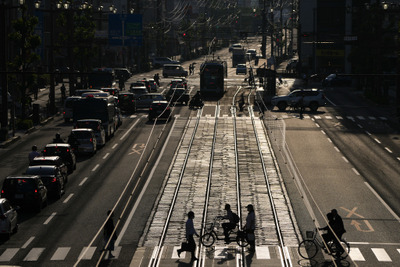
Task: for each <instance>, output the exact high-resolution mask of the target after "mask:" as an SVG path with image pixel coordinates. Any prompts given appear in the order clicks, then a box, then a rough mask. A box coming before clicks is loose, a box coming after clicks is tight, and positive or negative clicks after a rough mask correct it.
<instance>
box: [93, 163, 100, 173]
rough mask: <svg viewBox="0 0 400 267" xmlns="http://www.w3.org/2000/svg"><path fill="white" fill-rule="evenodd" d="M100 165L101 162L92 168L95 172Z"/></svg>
mask: <svg viewBox="0 0 400 267" xmlns="http://www.w3.org/2000/svg"><path fill="white" fill-rule="evenodd" d="M99 166H100V164H97V165H96V166H94V168H93V169H92V172H94V171H95V170H97V168H98V167H99Z"/></svg>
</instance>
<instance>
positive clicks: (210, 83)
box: [200, 60, 228, 96]
mask: <svg viewBox="0 0 400 267" xmlns="http://www.w3.org/2000/svg"><path fill="white" fill-rule="evenodd" d="M227 73H228V70H227V65H226V61H214V60H212V61H206V62H204V63H203V64H201V66H200V93H201V94H202V95H220V96H221V95H223V94H224V92H225V82H224V78H225V77H227Z"/></svg>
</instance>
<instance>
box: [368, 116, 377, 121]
mask: <svg viewBox="0 0 400 267" xmlns="http://www.w3.org/2000/svg"><path fill="white" fill-rule="evenodd" d="M368 119H370V120H373V121H374V120H376V118H375V117H373V116H369V117H368Z"/></svg>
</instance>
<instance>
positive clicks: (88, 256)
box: [79, 247, 96, 260]
mask: <svg viewBox="0 0 400 267" xmlns="http://www.w3.org/2000/svg"><path fill="white" fill-rule="evenodd" d="M86 249H87V251H86V253H85V254H84V255H83V253H84V252H85V250H86ZM95 251H96V247H89V248H88V247H84V248H83V249H82V251H81V253H80V254H79V258H81V257H82V260H90V259H91V258H92V257H93V254H94V252H95ZM82 255H83V256H82Z"/></svg>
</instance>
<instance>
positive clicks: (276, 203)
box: [142, 90, 297, 266]
mask: <svg viewBox="0 0 400 267" xmlns="http://www.w3.org/2000/svg"><path fill="white" fill-rule="evenodd" d="M238 92H239V90H238ZM236 95H237V94H235V95H234V97H233V98H234V99H235V97H236ZM247 96H248V98H249V101H248V103H250V97H251V94H250V93H249V94H248V95H247ZM234 99H233V101H232V103H235V100H234ZM247 108H248V112H249V117H250V119H249V117H237V116H236V107H235V106H234V105H232V108H231V113H232V114H231V115H232V116H231V117H224V118H220V117H219V113H218V112H219V103H217V105H216V109H215V116H214V117H212V116H208V117H202V116H201V110H200V111H198V113H197V116H196V119H193V117H192V118H190V119H189V120H188V122H187V125H186V130H185V133H184V135H183V137H182V140H181V142H180V145H179V147H178V149H177V153H176V157H175V159H174V160H173V162H174V163H173V166H172V168H171V170H170V172H169V174H168V175H167V176H168V177H166V179H167V182H166V184H165V187H164V190H163V193H162V195H161V196H160V201H159V203H158V205H157V207H156V210H155V212H154V216H153V217H152V218H151V222H150V223H149V227H148V229H147V232H146V233H145V235H144V237H143V238H142V245H143V246H145V247H150V246H152V247H154V250H153V253H152V256H151V260H150V261H149V264H148V266H158V265H159V264H160V261H161V260H162V254H163V248H164V247H165V246H174V247H177V246H179V245H180V243H181V242H182V241H184V240H185V224H184V222H185V220H186V214H187V213H188V212H189V211H193V212H194V213H195V215H196V218H195V221H194V224H195V228H196V229H199V222H200V223H201V230H200V231H199V233H200V234H201V233H203V231H204V227H205V225H206V224H207V222H209V221H211V220H212V219H213V218H214V217H215V216H220V215H224V206H225V204H226V203H229V204H230V205H231V206H232V207H234V208H233V211H234V212H236V213H237V214H238V215H239V217H240V218H241V221H240V222H239V229H242V227H243V226H242V224H243V225H244V223H245V215H244V214H245V209H246V206H247V205H248V204H253V206H254V208H255V213H256V216H257V217H256V231H255V235H256V244H257V245H268V246H276V247H277V248H278V249H277V251H278V252H277V253H278V254H279V255H280V258H281V263H282V266H292V264H291V259H290V255H289V252H288V250H287V245H288V244H290V245H295V244H297V234H296V231H295V227H294V226H293V224H295V223H294V221H293V218H291V216H292V215H291V214H290V208H289V207H287V205H288V202H287V201H286V198H285V196H282V194H283V193H282V188H281V187H282V185H281V183H280V181H279V175H277V174H274V170H275V172H276V168H275V167H274V162H273V160H271V152H270V151H269V149H270V147H268V144H267V143H268V142H267V140H266V135H265V129H264V128H263V125H262V123H261V122H260V120H257V119H256V118H255V117H254V113H253V110H252V106H250V105H249V106H248V107H247ZM260 133H261V134H260ZM189 135H190V138H188V136H189ZM185 136H186V138H185ZM266 166H267V167H268V169H267V167H266ZM271 168H272V169H271ZM271 173H272V176H273V177H272V178H273V180H272V181H269V179H270V176H271ZM283 191H284V190H283ZM284 206H286V208H285V207H284ZM282 209H283V210H285V211H282ZM283 217H284V218H283ZM282 221H284V223H283V224H282V223H281V222H282ZM282 227H283V229H282ZM217 242H218V241H217ZM198 245H199V246H198V249H197V251H196V255H197V256H198V258H199V261H198V262H197V263H196V265H197V266H206V264H205V262H207V261H208V260H210V254H212V251H211V253H210V248H206V247H203V246H202V244H201V243H200V242H198ZM217 245H218V244H216V246H217ZM232 245H234V244H231V245H230V246H232ZM219 246H223V245H222V244H219ZM212 249H214V248H211V250H212ZM234 250H235V256H236V261H237V265H238V266H247V263H246V253H247V252H246V250H245V249H243V248H240V247H239V249H237V248H234ZM211 258H212V256H211Z"/></svg>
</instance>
